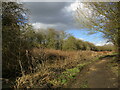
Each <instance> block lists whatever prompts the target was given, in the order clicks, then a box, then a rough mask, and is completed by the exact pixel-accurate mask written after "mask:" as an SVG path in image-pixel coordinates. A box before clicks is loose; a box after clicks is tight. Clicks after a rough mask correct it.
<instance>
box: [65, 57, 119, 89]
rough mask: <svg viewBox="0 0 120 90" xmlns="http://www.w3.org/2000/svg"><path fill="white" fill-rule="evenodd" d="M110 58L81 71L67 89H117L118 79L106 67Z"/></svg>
mask: <svg viewBox="0 0 120 90" xmlns="http://www.w3.org/2000/svg"><path fill="white" fill-rule="evenodd" d="M109 62H110V58H103V59H101V60H99V61H96V62H94V63H93V64H91V65H89V66H87V67H86V68H85V69H83V71H82V72H80V73H79V74H78V76H77V77H76V78H75V79H74V80H73V81H71V82H70V83H69V84H68V85H67V87H68V88H118V77H117V76H116V75H115V74H113V73H112V71H111V70H110V68H109V67H108V66H107V65H108V63H109Z"/></svg>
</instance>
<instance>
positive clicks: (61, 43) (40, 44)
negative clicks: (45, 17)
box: [26, 25, 114, 51]
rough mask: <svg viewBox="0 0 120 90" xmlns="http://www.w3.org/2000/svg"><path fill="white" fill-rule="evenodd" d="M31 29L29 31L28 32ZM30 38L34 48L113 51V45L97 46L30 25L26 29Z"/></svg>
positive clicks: (61, 32)
mask: <svg viewBox="0 0 120 90" xmlns="http://www.w3.org/2000/svg"><path fill="white" fill-rule="evenodd" d="M30 28H31V29H30ZM28 29H29V30H28ZM26 30H28V32H27V33H26V35H29V36H28V38H29V40H27V41H30V42H31V44H33V45H32V46H33V47H37V48H49V49H56V50H69V51H72V50H92V51H112V50H113V49H114V48H113V45H111V44H108V45H104V46H95V45H94V44H93V43H90V42H88V41H83V40H80V39H77V38H75V37H74V36H73V35H71V34H69V33H66V32H65V31H60V30H55V29H52V28H48V29H38V30H35V29H34V28H33V27H32V26H30V25H29V27H28V28H26Z"/></svg>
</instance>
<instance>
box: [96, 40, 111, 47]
mask: <svg viewBox="0 0 120 90" xmlns="http://www.w3.org/2000/svg"><path fill="white" fill-rule="evenodd" d="M107 41H108V40H107V39H105V40H104V41H99V42H94V44H95V45H96V46H103V45H107V44H112V42H107Z"/></svg>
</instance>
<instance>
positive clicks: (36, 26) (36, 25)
mask: <svg viewBox="0 0 120 90" xmlns="http://www.w3.org/2000/svg"><path fill="white" fill-rule="evenodd" d="M32 26H33V27H34V28H35V29H39V28H41V29H47V28H52V27H55V26H56V25H55V24H43V23H33V24H32Z"/></svg>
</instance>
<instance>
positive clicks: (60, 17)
mask: <svg viewBox="0 0 120 90" xmlns="http://www.w3.org/2000/svg"><path fill="white" fill-rule="evenodd" d="M70 4H71V2H24V6H25V8H28V9H29V10H30V12H31V14H30V22H31V23H36V22H37V23H39V22H40V23H43V24H55V25H56V26H57V27H55V28H61V29H62V28H63V27H64V28H70V27H72V26H73V24H72V23H73V18H72V14H71V13H70V12H67V11H64V8H65V7H67V6H69V5H70ZM62 25H63V26H62Z"/></svg>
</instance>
